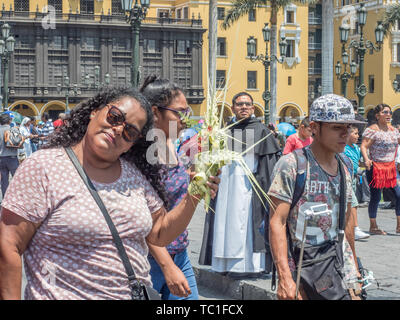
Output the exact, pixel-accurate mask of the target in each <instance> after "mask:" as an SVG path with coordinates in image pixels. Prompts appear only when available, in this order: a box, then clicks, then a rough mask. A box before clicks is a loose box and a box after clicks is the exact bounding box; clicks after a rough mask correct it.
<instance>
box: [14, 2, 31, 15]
mask: <svg viewBox="0 0 400 320" xmlns="http://www.w3.org/2000/svg"><path fill="white" fill-rule="evenodd" d="M14 11H25V12H26V11H27V12H29V0H14Z"/></svg>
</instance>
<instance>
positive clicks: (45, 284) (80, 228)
mask: <svg viewBox="0 0 400 320" xmlns="http://www.w3.org/2000/svg"><path fill="white" fill-rule="evenodd" d="M152 125H153V113H152V111H151V107H150V105H149V103H148V101H147V100H146V99H145V98H144V97H143V95H141V94H140V93H139V92H137V91H136V90H135V89H131V88H107V89H105V90H104V91H102V92H100V93H99V94H97V95H96V96H95V97H93V98H91V99H89V100H87V101H85V102H83V103H81V104H80V105H79V106H77V107H76V108H74V109H73V110H72V111H71V113H70V115H69V116H68V118H67V119H66V121H65V124H64V125H63V126H62V127H60V129H59V130H58V131H56V132H54V133H53V134H52V135H51V136H50V140H49V142H48V144H47V145H46V147H45V149H42V150H39V151H38V152H35V153H34V154H33V155H32V156H31V157H30V158H28V159H27V160H26V161H24V163H23V164H22V165H21V166H20V167H19V170H18V171H17V173H16V175H15V176H14V178H13V180H12V181H11V184H10V186H9V189H8V192H7V193H6V195H5V198H4V200H3V202H2V211H1V220H0V274H1V277H0V299H20V297H21V295H20V294H21V292H20V291H21V269H22V268H21V255H22V254H24V264H25V272H26V276H27V286H26V290H25V299H74V300H75V299H118V300H121V299H131V289H130V286H129V281H128V278H127V274H126V272H125V269H124V265H123V263H122V261H121V259H120V256H119V254H118V251H117V248H116V246H115V244H114V241H113V238H112V236H111V232H110V230H109V228H108V225H107V223H106V221H105V219H104V217H103V215H102V213H101V211H100V209H99V207H98V205H97V204H96V202H95V201H94V199H93V198H92V196H91V194H90V193H89V190H88V189H87V188H86V186H85V184H84V183H83V181H82V179H81V178H80V176H79V175H78V173H77V170H76V169H75V167H74V165H73V164H72V162H71V161H70V159H69V157H68V155H67V154H66V151H65V149H64V148H67V147H71V148H72V151H73V152H74V153H75V155H76V156H77V158H78V160H79V162H80V163H81V165H82V166H83V168H84V170H85V171H86V173H87V175H88V176H89V178H90V179H91V181H92V182H93V184H94V186H95V188H96V190H97V192H98V194H99V195H100V198H101V199H102V201H103V202H104V205H105V207H106V209H107V211H108V213H109V215H110V216H111V219H112V220H113V222H114V224H115V226H116V229H117V231H118V233H119V236H120V237H121V239H122V242H123V245H124V247H125V250H126V252H127V255H128V258H129V261H130V263H131V264H132V267H133V269H134V272H135V274H136V277H137V278H138V279H139V281H141V282H143V283H144V284H146V285H151V280H150V275H149V269H150V266H149V263H148V260H147V254H148V247H147V244H146V241H147V242H148V243H151V244H153V245H156V246H165V245H167V244H168V243H170V242H171V241H172V240H173V239H175V238H176V237H177V236H178V235H179V234H180V233H181V232H183V230H185V228H186V226H187V224H188V223H189V221H190V219H191V217H192V215H193V213H194V210H195V208H196V205H197V203H198V200H197V199H196V197H192V196H190V195H186V196H185V197H183V198H182V201H181V202H180V203H179V204H178V205H177V206H176V207H175V208H174V209H173V210H171V211H170V212H169V213H168V214H167V211H166V209H165V207H164V205H163V203H164V201H165V199H166V198H165V192H164V187H163V185H162V184H161V175H160V166H158V165H151V164H150V163H149V162H148V161H147V159H146V150H147V149H148V147H149V143H148V142H146V140H145V138H144V137H145V136H146V134H147V132H148V131H149V130H150V129H151V128H152ZM212 180H213V181H214V182H213V183H210V184H209V185H210V187H211V188H212V193H213V195H214V196H215V191H216V187H217V185H216V184H215V182H216V181H217V179H212Z"/></svg>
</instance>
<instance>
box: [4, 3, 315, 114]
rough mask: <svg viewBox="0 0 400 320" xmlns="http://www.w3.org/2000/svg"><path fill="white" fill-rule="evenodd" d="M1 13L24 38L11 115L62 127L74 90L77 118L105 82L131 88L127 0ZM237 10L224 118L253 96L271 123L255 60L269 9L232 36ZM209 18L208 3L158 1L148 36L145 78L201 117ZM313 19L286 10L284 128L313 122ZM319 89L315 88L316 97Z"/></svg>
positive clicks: (221, 37)
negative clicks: (175, 92)
mask: <svg viewBox="0 0 400 320" xmlns="http://www.w3.org/2000/svg"><path fill="white" fill-rule="evenodd" d="M47 5H49V6H51V8H54V9H55V10H54V12H53V11H51V12H49V11H48V8H47ZM0 7H1V8H2V10H1V12H0V19H2V20H3V21H5V22H8V23H9V24H10V25H11V27H12V31H11V34H13V35H16V36H17V38H16V40H17V42H16V46H15V52H14V54H13V55H12V56H11V60H10V78H9V84H8V86H9V103H8V106H9V108H10V109H11V110H15V111H18V112H20V113H22V114H24V115H31V116H36V117H38V118H39V116H40V115H41V114H42V113H43V112H50V113H51V116H52V118H55V117H56V116H57V114H58V113H59V112H61V111H63V110H65V109H66V98H65V96H66V91H67V90H68V93H69V104H68V107H69V109H70V108H73V107H74V106H75V105H76V104H77V103H79V101H81V100H82V99H85V98H88V97H90V96H92V95H93V94H94V93H95V92H96V89H98V87H99V86H100V85H101V84H102V82H104V79H105V77H106V76H108V77H109V78H110V83H111V84H117V85H120V84H129V82H130V61H131V60H130V59H131V57H130V52H131V48H132V46H131V32H130V26H129V24H127V23H126V22H125V21H124V19H123V15H122V14H121V4H120V0H100V1H98V0H96V1H94V0H70V1H68V0H2V1H0ZM230 8H231V1H218V26H219V27H218V31H217V35H218V48H217V81H218V83H219V84H223V83H226V84H227V86H228V87H229V90H228V94H227V96H226V105H225V112H226V114H227V115H230V114H231V111H230V106H231V99H232V97H233V95H234V94H236V93H238V92H240V91H247V92H249V93H250V94H251V95H252V96H253V97H254V101H255V105H256V114H257V116H263V114H264V111H263V110H264V100H263V98H262V94H263V92H264V84H265V71H264V66H263V65H262V63H260V62H258V61H256V62H252V61H251V60H250V58H249V55H248V52H247V41H248V39H249V37H251V36H253V37H254V38H255V39H256V41H257V54H261V53H262V54H264V53H265V42H264V40H263V36H262V28H263V27H264V23H265V22H268V21H269V19H270V9H269V8H268V7H265V8H259V9H257V10H256V11H254V12H252V13H251V14H250V15H249V16H246V17H243V18H241V19H240V20H239V21H238V22H237V23H235V24H234V25H233V26H232V27H231V28H229V29H228V30H223V29H222V28H221V23H222V21H223V19H224V17H225V14H226V13H227V11H228V10H229V9H230ZM208 16H209V5H208V1H195V0H190V1H189V0H176V1H173V0H151V1H150V8H149V11H148V14H147V18H146V20H145V21H144V22H143V24H142V28H141V34H140V55H141V57H140V65H141V79H143V78H144V77H145V76H146V75H147V74H150V73H157V74H160V75H161V76H163V77H166V78H169V79H171V80H173V81H175V82H177V83H178V84H180V85H181V86H182V87H184V89H185V92H186V95H187V96H188V97H189V99H188V100H189V103H190V104H191V105H192V106H193V109H194V110H195V114H196V115H202V114H203V113H204V110H205V95H206V92H207V83H208V80H207V73H208V72H207V70H208V25H209V22H208ZM308 17H309V8H308V7H307V6H303V5H299V4H292V5H290V6H288V7H286V8H284V9H282V10H280V11H279V16H278V32H277V37H278V39H280V38H281V37H285V38H286V41H287V42H288V49H287V57H286V58H285V61H284V63H283V64H277V97H276V111H277V116H278V117H279V119H280V121H284V120H286V121H298V120H299V119H301V118H303V117H304V116H305V115H306V114H307V111H308V105H309V100H310V96H309V94H308V93H309V91H310V88H309V70H312V72H311V74H312V75H313V77H311V78H312V80H313V81H314V82H315V78H316V77H317V78H318V77H319V74H318V67H315V65H314V62H315V61H313V64H312V65H309V21H308ZM51 18H54V19H55V20H54V19H53V20H54V21H53V20H51ZM52 23H54V26H53V25H52ZM312 41H313V43H314V44H315V40H312ZM311 49H319V50H320V48H315V47H313V48H311ZM278 51H279V50H278ZM278 56H279V53H278ZM319 64H320V62H319ZM96 68H97V74H96V72H95V70H96ZM319 68H320V66H319ZM315 71H317V72H315ZM65 77H68V79H69V82H70V85H69V89H67V87H68V86H67V85H66V84H65V83H66V81H65ZM86 78H89V84H87V83H86V82H87V81H86V80H85V79H86ZM317 80H318V79H317ZM60 84H61V86H60ZM316 84H318V81H317V82H316ZM316 88H317V86H316V85H314V84H313V87H312V91H316ZM221 105H222V100H221Z"/></svg>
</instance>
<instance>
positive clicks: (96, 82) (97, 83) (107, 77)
mask: <svg viewBox="0 0 400 320" xmlns="http://www.w3.org/2000/svg"><path fill="white" fill-rule="evenodd" d="M93 76H94V83H93V87H94V89H95V90H98V89H99V88H100V87H103V86H107V85H109V84H110V75H109V74H108V73H106V74H105V75H104V81H103V82H100V67H99V66H95V67H94V75H93ZM90 78H91V75H89V74H86V76H85V85H86V86H87V88H88V89H89V88H90V87H91V84H90Z"/></svg>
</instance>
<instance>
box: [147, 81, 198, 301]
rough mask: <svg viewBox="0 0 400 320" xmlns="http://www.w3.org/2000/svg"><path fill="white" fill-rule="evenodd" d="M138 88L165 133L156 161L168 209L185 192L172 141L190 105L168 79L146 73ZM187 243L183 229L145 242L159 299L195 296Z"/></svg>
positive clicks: (185, 177)
mask: <svg viewBox="0 0 400 320" xmlns="http://www.w3.org/2000/svg"><path fill="white" fill-rule="evenodd" d="M140 91H141V92H142V93H143V94H144V96H145V97H146V98H147V100H149V102H150V104H151V106H152V110H153V114H154V125H155V127H156V128H158V129H160V130H161V136H162V135H165V141H166V149H167V152H162V153H164V154H165V155H166V156H165V155H163V156H161V154H160V162H161V163H163V164H165V165H166V172H167V174H166V175H165V177H164V179H163V184H164V186H165V190H166V196H167V200H168V207H167V209H168V210H170V209H172V208H174V207H175V206H176V205H177V204H178V203H179V202H180V200H181V199H182V198H183V197H185V196H186V194H187V188H188V183H189V175H188V173H187V172H186V169H185V166H184V165H183V164H182V162H181V161H180V160H179V158H178V156H177V153H176V149H175V147H174V141H175V140H176V139H177V137H178V136H179V132H180V131H181V130H182V129H184V128H185V125H184V123H183V122H182V121H181V117H182V116H183V115H189V113H190V111H191V109H190V107H189V106H188V104H187V101H186V98H185V95H184V93H183V90H182V89H181V88H179V87H178V86H177V85H176V84H174V83H172V82H170V81H169V80H166V79H160V78H158V77H157V76H154V75H153V76H149V77H147V78H146V79H145V80H144V83H143V86H142V88H141V89H140ZM188 244H189V241H188V231H187V230H185V231H184V232H183V233H182V234H181V235H179V236H178V237H177V238H176V239H175V240H174V241H172V242H171V243H170V244H168V246H166V248H160V247H156V246H153V245H149V248H150V253H151V255H149V262H150V265H151V270H150V274H151V279H152V282H153V287H154V288H155V289H156V290H157V291H158V292H160V293H161V297H162V299H163V300H177V299H187V300H197V299H198V290H197V284H196V278H195V275H194V272H193V268H192V265H191V263H190V260H189V257H188V254H187V250H186V248H187V246H188Z"/></svg>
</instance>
